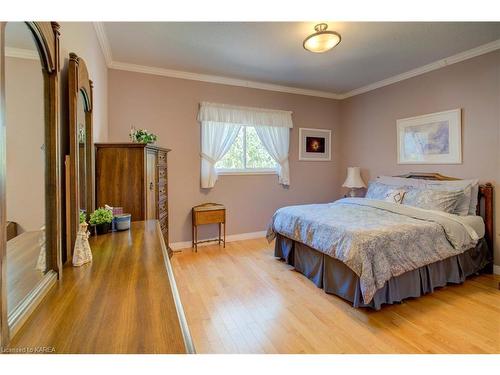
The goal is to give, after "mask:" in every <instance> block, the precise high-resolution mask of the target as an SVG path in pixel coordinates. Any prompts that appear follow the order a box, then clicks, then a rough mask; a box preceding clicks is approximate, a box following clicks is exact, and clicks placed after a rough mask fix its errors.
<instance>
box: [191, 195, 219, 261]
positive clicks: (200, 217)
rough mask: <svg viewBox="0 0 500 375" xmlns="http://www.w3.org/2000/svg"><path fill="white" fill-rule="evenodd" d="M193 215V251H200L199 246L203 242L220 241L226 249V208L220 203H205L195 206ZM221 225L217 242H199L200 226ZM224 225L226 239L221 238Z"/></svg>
mask: <svg viewBox="0 0 500 375" xmlns="http://www.w3.org/2000/svg"><path fill="white" fill-rule="evenodd" d="M192 215H193V227H192V230H193V249H194V251H196V252H197V251H198V244H200V243H203V242H211V241H218V242H219V245H220V244H221V242H222V244H223V245H224V247H226V207H224V206H223V205H222V204H218V203H204V204H200V205H198V206H194V207H193V209H192ZM203 224H219V238H218V239H216V240H204V241H198V225H203ZM222 224H224V237H222V236H221V231H222Z"/></svg>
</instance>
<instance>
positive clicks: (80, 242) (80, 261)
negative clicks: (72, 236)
mask: <svg viewBox="0 0 500 375" xmlns="http://www.w3.org/2000/svg"><path fill="white" fill-rule="evenodd" d="M89 234H90V233H89V232H88V231H87V223H80V229H79V230H78V234H77V236H76V241H75V248H74V251H73V266H75V267H79V266H82V265H84V264H86V263H89V262H92V251H91V250H90V244H89Z"/></svg>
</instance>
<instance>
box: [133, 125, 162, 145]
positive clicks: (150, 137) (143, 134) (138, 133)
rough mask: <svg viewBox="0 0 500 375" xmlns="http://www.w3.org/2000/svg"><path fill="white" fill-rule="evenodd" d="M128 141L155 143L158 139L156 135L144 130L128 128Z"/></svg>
mask: <svg viewBox="0 0 500 375" xmlns="http://www.w3.org/2000/svg"><path fill="white" fill-rule="evenodd" d="M129 137H130V139H131V140H132V142H135V143H155V142H156V139H157V138H158V137H157V136H156V134H153V133H150V132H148V131H147V130H146V129H136V128H134V127H133V126H132V127H131V128H130V134H129Z"/></svg>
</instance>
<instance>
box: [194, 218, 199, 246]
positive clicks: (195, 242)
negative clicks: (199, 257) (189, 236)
mask: <svg viewBox="0 0 500 375" xmlns="http://www.w3.org/2000/svg"><path fill="white" fill-rule="evenodd" d="M194 252H195V253H197V252H198V226H197V225H195V226H194Z"/></svg>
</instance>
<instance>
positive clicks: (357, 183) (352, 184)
mask: <svg viewBox="0 0 500 375" xmlns="http://www.w3.org/2000/svg"><path fill="white" fill-rule="evenodd" d="M342 186H343V187H346V188H349V196H350V197H355V196H356V189H360V188H364V187H366V185H365V182H364V181H363V179H362V178H361V173H360V170H359V167H348V168H347V178H346V179H345V181H344V183H343V185H342Z"/></svg>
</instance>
